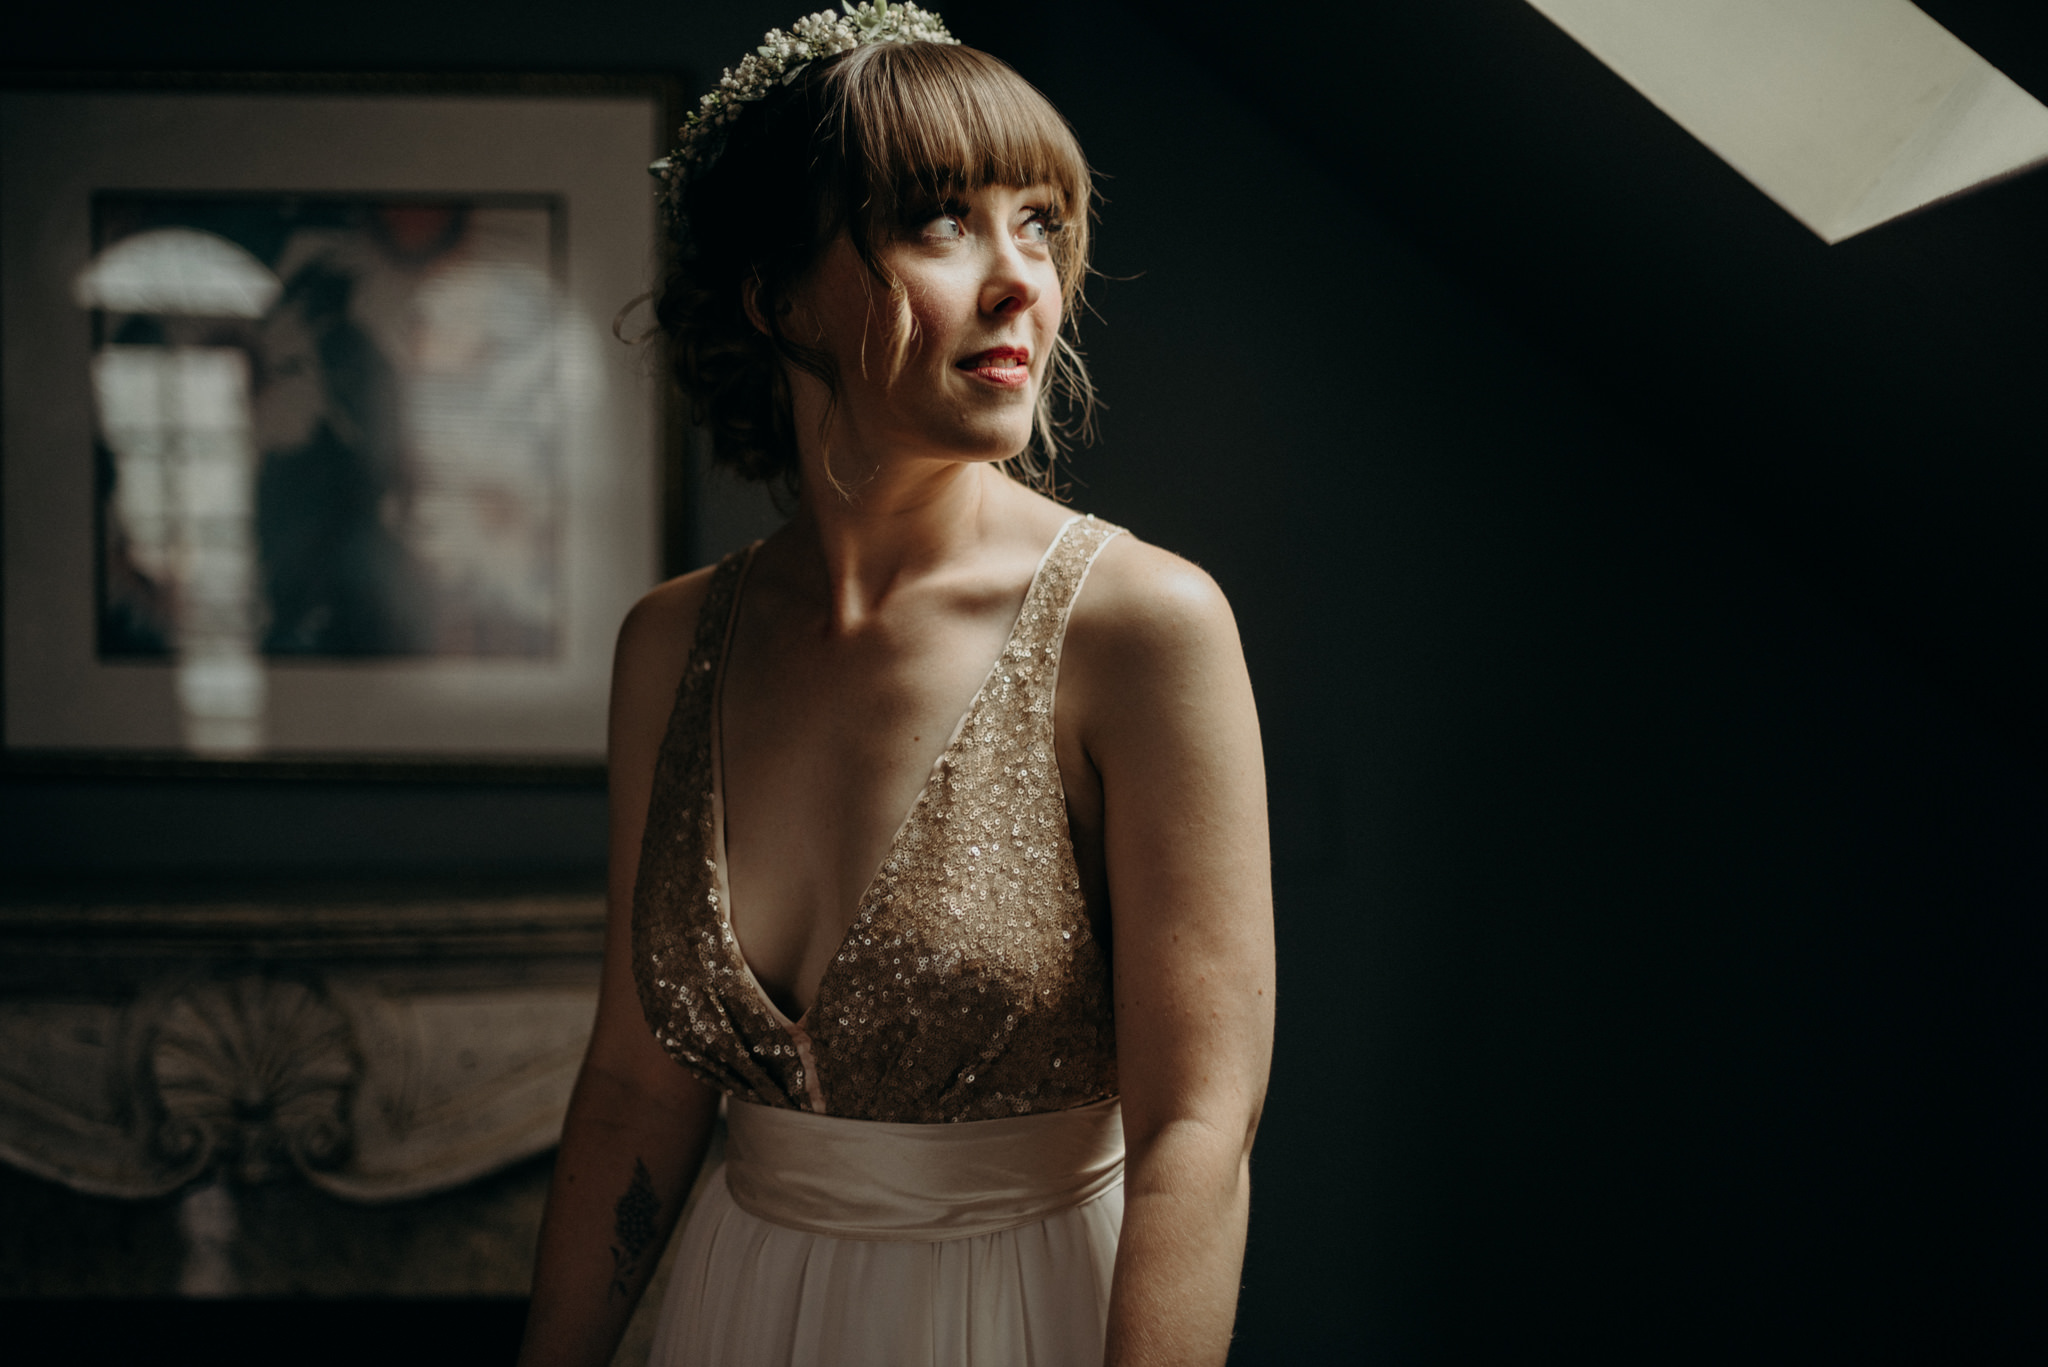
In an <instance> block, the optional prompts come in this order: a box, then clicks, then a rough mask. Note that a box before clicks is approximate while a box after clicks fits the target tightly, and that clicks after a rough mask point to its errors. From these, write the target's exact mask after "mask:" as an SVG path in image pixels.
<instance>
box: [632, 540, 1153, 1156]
mask: <svg viewBox="0 0 2048 1367" xmlns="http://www.w3.org/2000/svg"><path fill="white" fill-rule="evenodd" d="M1119 530H1120V529H1119V528H1116V527H1113V526H1111V525H1109V524H1108V523H1105V522H1100V521H1097V520H1096V519H1095V518H1093V517H1078V518H1074V519H1073V520H1071V521H1069V522H1068V523H1067V524H1066V525H1065V526H1064V527H1062V528H1061V529H1060V533H1059V536H1058V537H1057V538H1056V539H1055V540H1054V541H1053V544H1052V546H1051V548H1050V549H1048V550H1047V551H1046V553H1045V558H1044V560H1043V561H1042V562H1041V563H1040V565H1039V568H1038V572H1037V574H1036V575H1034V576H1033V578H1032V581H1031V587H1030V588H1029V589H1028V590H1027V591H1026V592H1025V595H1024V605H1023V607H1022V609H1021V610H1020V611H1019V612H1018V614H1017V622H1016V625H1015V626H1014V627H1012V628H1011V631H1010V638H1009V640H1008V642H1007V643H1006V644H1005V645H1004V647H1003V651H1002V654H1001V655H999V656H997V658H996V662H995V664H994V665H993V666H992V667H991V668H990V670H989V673H988V677H987V678H986V679H985V680H984V681H983V683H982V686H981V690H980V692H978V693H976V694H975V696H974V701H973V702H971V703H970V704H968V708H967V712H966V714H965V715H964V716H963V717H962V718H961V719H960V725H959V728H958V729H957V731H956V732H955V733H954V735H953V738H952V740H951V741H950V742H949V743H948V744H947V746H946V748H945V750H944V751H942V752H941V753H940V755H939V758H938V760H937V762H935V763H934V764H933V766H932V771H931V774H930V776H929V777H928V778H927V779H926V780H925V786H924V790H923V791H922V792H921V793H919V794H918V798H917V801H916V803H915V805H913V806H912V808H911V810H910V814H909V815H908V816H906V817H905V818H904V820H903V825H902V827H901V828H900V829H899V830H898V831H897V833H896V837H895V839H894V841H893V842H892V843H891V844H890V846H889V849H888V852H887V853H886V855H885V856H884V857H883V860H882V866H881V869H880V871H879V872H878V873H877V874H876V875H875V878H874V881H873V882H872V883H870V884H869V885H868V888H867V890H866V891H865V892H864V893H863V894H862V895H861V899H860V903H859V906H858V908H857V909H856V911H855V914H854V919H853V924H852V926H851V928H850V929H848V931H847V933H846V938H845V939H844V940H843V941H842V942H841V944H840V947H839V951H838V953H837V954H836V955H835V956H834V957H833V959H832V962H831V964H830V965H829V966H828V967H827V968H826V971H825V976H824V978H823V979H822V980H821V981H820V983H819V985H818V994H817V1000H816V1001H815V1002H814V1003H813V1004H812V1006H811V1008H810V1010H808V1011H806V1012H805V1013H804V1016H803V1019H802V1020H799V1021H792V1020H790V1019H789V1018H788V1017H787V1016H785V1015H784V1014H783V1013H782V1012H781V1011H780V1010H779V1009H777V1008H776V1006H775V1005H774V1004H773V1003H772V1002H771V1001H769V1000H768V997H767V995H766V994H765V993H764V992H763V991H762V989H761V986H760V984H759V983H758V982H757V981H756V980H755V978H754V975H753V972H752V970H750V969H749V968H748V967H747V963H746V959H745V958H744V957H743V956H742V954H741V953H740V946H739V941H738V940H737V939H736V938H735V937H734V935H733V933H732V927H731V922H730V916H729V913H730V903H731V895H730V891H729V888H728V885H727V881H726V877H725V861H724V822H723V814H722V796H721V786H720V774H719V770H718V764H719V757H718V745H717V735H716V724H717V717H718V693H719V688H720V685H721V681H722V679H723V675H724V660H725V655H726V650H727V646H728V644H729V643H730V641H731V638H732V628H733V623H734V621H735V620H736V618H737V615H738V613H737V608H738V602H739V593H740V590H741V587H742V585H743V583H744V580H745V577H746V570H747V565H748V563H749V561H750V559H751V552H741V553H739V554H737V555H734V556H730V557H728V558H727V559H726V560H724V561H723V562H722V563H720V564H719V566H718V568H717V569H716V570H714V571H713V572H712V577H711V584H710V590H709V593H708V594H707V596H706V598H705V601H704V607H703V609H702V614H701V616H700V617H699V619H698V624H697V634H696V639H695V641H694V642H693V644H692V647H691V651H690V660H689V664H688V665H687V666H686V667H685V669H684V671H683V681H682V684H681V686H680V687H679V689H678V690H677V694H676V705H675V710H674V712H673V713H672V714H671V715H670V717H669V724H668V731H667V734H666V735H665V736H664V738H663V740H662V745H661V752H660V755H659V756H658V758H657V760H656V767H655V775H654V791H653V796H652V799H651V800H650V801H649V803H648V809H647V832H646V835H645V837H644V839H643V841H642V844H641V849H640V873H639V881H638V883H637V885H636V888H635V893H634V902H633V979H634V983H635V985H636V986H637V987H638V989H639V994H640V1006H641V1009H642V1011H643V1012H644V1013H645V1014H646V1017H647V1023H648V1025H649V1026H650V1027H651V1028H652V1029H653V1031H654V1035H655V1038H656V1039H658V1040H660V1041H661V1044H662V1047H663V1048H665V1049H666V1050H668V1052H669V1053H670V1055H672V1056H673V1057H674V1058H675V1059H676V1060H677V1061H678V1062H679V1063H681V1064H682V1065H683V1066H685V1067H687V1068H689V1069H690V1070H691V1071H692V1072H694V1073H696V1074H697V1075H698V1076H699V1077H701V1078H702V1079H704V1081H706V1082H707V1083H709V1084H710V1085H712V1086H714V1087H717V1088H719V1089H720V1090H722V1091H726V1092H729V1093H732V1094H733V1095H735V1096H738V1097H741V1098H742V1099H744V1100H747V1101H752V1102H756V1103H759V1104H762V1105H768V1106H786V1107H795V1108H798V1109H802V1110H810V1111H818V1112H822V1113H827V1114H831V1115H838V1116H847V1117H851V1118H854V1119H861V1120H883V1121H897V1122H903V1121H910V1122H927V1123H929V1122H937V1121H948V1120H985V1119H993V1118H996V1117H999V1116H1007V1115H1022V1114H1026V1113H1030V1112H1036V1111H1056V1110H1064V1109H1066V1108H1068V1107H1071V1106H1081V1105H1086V1104H1087V1103H1089V1102H1092V1101H1099V1100H1101V1099H1103V1098H1105V1097H1110V1096H1114V1095H1116V1091H1117V1080H1116V1039H1115V1029H1114V1022H1113V1020H1112V1018H1111V995H1110V959H1109V944H1108V940H1107V936H1106V931H1107V927H1105V926H1099V925H1097V924H1095V922H1094V920H1093V919H1092V918H1091V916H1090V914H1089V910H1088V906H1087V903H1086V901H1085V900H1084V899H1083V897H1082V895H1081V879H1080V875H1079V873H1078V872H1077V870H1076V868H1075V864H1074V846H1073V839H1072V834H1071V832H1070V831H1069V829H1068V826H1067V811H1066V799H1065V793H1064V790H1063V788H1062V786H1061V783H1060V771H1059V762H1058V760H1057V758H1056V756H1055V753H1054V750H1053V690H1054V687H1055V684H1056V682H1057V680H1058V674H1059V659H1060V646H1061V643H1062V642H1063V640H1064V638H1065V635H1066V626H1067V614H1068V611H1069V610H1070V609H1071V608H1072V606H1073V602H1074V598H1075V596H1076V595H1077V594H1078V593H1079V592H1080V589H1081V582H1082V580H1083V579H1084V578H1085V577H1086V576H1087V573H1088V569H1089V566H1090V565H1092V564H1093V563H1094V560H1095V556H1096V554H1097V553H1098V552H1099V551H1100V550H1101V549H1102V547H1103V546H1104V544H1106V543H1107V542H1108V541H1109V539H1110V538H1111V537H1114V536H1116V535H1117V534H1118V532H1119Z"/></svg>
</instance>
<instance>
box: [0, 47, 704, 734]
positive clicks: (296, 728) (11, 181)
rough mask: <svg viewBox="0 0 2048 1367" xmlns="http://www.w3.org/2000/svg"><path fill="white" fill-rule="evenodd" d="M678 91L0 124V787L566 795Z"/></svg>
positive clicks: (511, 81) (64, 103)
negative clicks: (182, 784)
mask: <svg viewBox="0 0 2048 1367" xmlns="http://www.w3.org/2000/svg"><path fill="white" fill-rule="evenodd" d="M675 89H676V83H675V82H673V81H668V80H662V79H656V78H645V79H642V78H575V77H540V78H536V77H526V78H518V77H485V78H463V79H452V78H427V77H374V76H370V77H361V76H359V77H319V78H309V77H301V78H278V77H269V78H265V77H232V76H212V77H206V76H186V77H179V78H166V79H165V84H162V85H150V84H147V83H142V82H135V81H129V82H126V83H123V84H119V85H100V84H95V83H92V82H90V81H87V80H83V79H81V80H77V81H76V82H75V83H66V82H64V81H61V80H55V79H52V80H46V81H41V82H38V83H37V85H35V86H34V87H23V86H22V85H21V84H19V83H18V82H17V83H15V84H14V85H12V86H10V87H9V88H7V89H5V90H4V91H0V290H4V297H0V308H4V312H0V317H4V320H5V338H4V350H0V362H4V370H0V403H4V413H5V446H4V466H0V475H4V491H5V543H4V544H5V563H4V570H5V577H4V590H5V639H4V646H5V653H4V703H5V714H4V721H5V734H6V746H7V755H8V760H9V762H10V763H11V764H13V765H15V766H17V767H18V766H20V765H21V764H23V763H24V762H26V763H30V764H41V765H43V766H46V767H47V766H50V765H56V766H58V767H62V765H63V764H64V762H65V761H66V760H67V759H68V760H74V761H79V762H84V763H93V762H97V763H100V764H104V763H106V762H107V761H108V760H110V759H123V758H125V759H127V760H129V761H143V762H146V761H148V760H151V759H171V760H177V759H183V760H185V761H187V762H188V766H189V762H191V761H198V762H200V763H202V764H204V763H219V762H226V761H232V762H234V767H237V768H240V767H245V766H253V767H256V768H262V767H264V766H266V765H275V764H279V763H286V764H293V765H301V766H303V765H305V764H308V763H311V764H315V765H318V764H321V763H347V764H356V765H360V764H363V763H371V764H384V765H393V764H396V765H400V766H402V765H405V764H408V763H411V764H426V765H433V764H435V763H437V762H438V763H441V764H444V765H445V764H446V763H449V762H458V763H483V764H486V765H490V764H512V765H518V764H533V763H543V764H546V763H554V764H562V763H567V764H572V765H587V764H592V763H595V762H597V761H598V760H600V759H601V756H602V753H603V739H604V737H603V726H604V709H605V689H606V680H607V675H608V668H609V657H610V646H611V636H612V632H613V631H614V630H615V628H616V624H617V622H618V620H619V618H620V617H621V616H622V615H623V613H624V611H625V609H626V607H627V606H629V605H630V604H631V602H632V601H633V599H634V598H635V597H637V596H638V594H639V593H641V592H643V591H644V590H645V589H646V587H647V586H649V585H650V584H652V583H653V582H654V581H655V580H656V579H658V578H659V577H660V574H661V572H662V571H663V568H664V565H663V559H664V552H665V551H669V552H671V553H672V552H673V550H674V547H673V546H671V545H670V544H669V543H670V542H671V541H672V540H673V534H672V532H671V531H670V530H669V529H668V528H667V527H666V526H665V525H664V523H665V520H673V518H674V514H675V511H676V510H675V504H676V501H677V500H676V497H675V491H674V490H673V489H665V488H664V480H665V477H666V476H667V475H668V474H669V473H671V472H672V471H673V470H674V468H675V466H676V464H677V462H676V460H675V459H674V457H673V455H672V449H673V448H675V447H676V446H677V445H678V443H676V442H675V441H674V440H673V438H674V433H675V424H674V421H673V418H672V415H670V414H669V413H668V412H666V410H665V405H664V403H663V400H662V397H661V391H660V387H659V386H658V385H657V384H656V382H655V379H654V375H653V372H652V370H651V368H650V367H649V366H648V364H647V358H646V356H645V355H644V353H643V352H642V351H641V350H640V349H637V348H632V347H628V346H624V345H621V344H620V342H619V341H618V340H617V339H616V338H615V337H614V336H613V335H612V328H611V324H612V320H613V318H614V316H615V315H616V314H617V313H618V311H619V309H620V308H621V307H622V306H624V305H625V304H627V303H628V301H630V300H631V299H632V298H633V297H634V296H635V295H637V294H639V293H640V292H641V291H643V290H644V289H645V288H646V285H647V282H648V280H649V279H650V278H651V277H652V274H653V271H654V269H655V262H656V255H657V250H656V240H657V239H656V227H655V222H654V211H653V208H652V203H651V198H652V197H651V194H650V193H649V188H648V187H649V180H648V177H647V175H646V171H645V167H646V163H647V161H648V160H649V158H650V157H651V156H652V155H653V149H655V148H658V147H659V145H660V140H661V138H662V136H663V130H664V129H665V128H666V127H667V125H668V122H669V120H670V116H671V112H672V107H673V105H674V103H675V97H674V90H675Z"/></svg>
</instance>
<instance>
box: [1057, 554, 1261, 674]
mask: <svg viewBox="0 0 2048 1367" xmlns="http://www.w3.org/2000/svg"><path fill="white" fill-rule="evenodd" d="M1062 657H1063V659H1062V664H1061V675H1062V679H1063V681H1071V682H1072V684H1073V685H1074V686H1075V687H1076V689H1077V690H1078V691H1083V692H1086V693H1093V692H1095V691H1096V688H1097V686H1104V687H1107V688H1111V689H1113V690H1114V691H1115V692H1116V693H1117V694H1119V695H1121V696H1124V697H1127V698H1128V697H1133V696H1142V695H1146V694H1152V695H1155V696H1156V695H1157V693H1158V691H1159V690H1167V691H1171V690H1173V689H1175V688H1177V687H1180V686H1182V685H1184V684H1185V683H1187V682H1188V681H1189V680H1191V679H1195V678H1199V677H1200V676H1202V675H1205V674H1207V673H1209V672H1211V671H1212V670H1213V669H1214V667H1215V666H1216V665H1217V664H1218V663H1220V662H1223V661H1226V660H1239V659H1241V658H1242V651H1241V648H1240V646H1239V644H1238V637H1237V619H1236V618H1235V617H1234V616H1233V615H1232V614H1231V611H1230V602H1229V600H1228V599H1226V598H1225V597H1224V596H1223V590H1222V589H1221V588H1219V587H1218V586H1217V584H1216V581H1215V579H1214V578H1212V577H1211V576H1210V575H1209V573H1208V571H1206V570H1204V569H1203V568H1202V567H1201V566H1199V565H1197V564H1195V563H1194V562H1193V561H1191V560H1188V559H1186V558H1185V557H1183V556H1179V555H1176V554H1174V553H1173V552H1172V551H1169V550H1167V549H1165V548H1164V547H1162V546H1156V545H1153V544H1152V543H1151V542H1149V541H1145V540H1142V539H1140V538H1139V537H1137V536H1136V535H1134V534H1132V533H1130V532H1128V531H1126V532H1125V533H1124V534H1123V535H1121V536H1117V537H1114V538H1112V539H1111V540H1110V541H1109V542H1108V543H1107V544H1106V545H1104V546H1103V548H1102V551H1101V553H1100V554H1099V555H1098V556H1097V557H1096V560H1095V564H1094V566H1093V567H1092V568H1091V569H1090V570H1089V572H1088V578H1087V580H1086V581H1085V582H1084V583H1083V585H1082V587H1081V592H1080V594H1079V596H1077V597H1076V598H1075V600H1074V605H1073V609H1072V612H1071V615H1070V616H1069V618H1068V623H1067V638H1066V646H1065V648H1064V649H1063V651H1062ZM1063 686H1065V683H1064V682H1063Z"/></svg>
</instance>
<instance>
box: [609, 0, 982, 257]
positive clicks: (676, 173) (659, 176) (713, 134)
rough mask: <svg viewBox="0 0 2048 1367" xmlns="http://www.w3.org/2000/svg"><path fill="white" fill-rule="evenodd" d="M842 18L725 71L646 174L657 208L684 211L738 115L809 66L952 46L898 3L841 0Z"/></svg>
mask: <svg viewBox="0 0 2048 1367" xmlns="http://www.w3.org/2000/svg"><path fill="white" fill-rule="evenodd" d="M842 8H843V9H844V11H845V12H844V13H843V14H834V13H832V12H831V11H830V10H821V11H820V12H818V13H816V14H807V15H805V16H804V17H803V18H801V19H799V20H797V21H796V22H795V23H793V24H791V25H790V26H789V31H788V32H786V33H785V32H784V31H783V30H781V29H779V28H774V29H769V30H768V34H767V36H766V37H764V38H763V39H762V40H761V45H760V46H759V47H757V48H755V49H754V50H753V51H752V52H751V53H749V54H747V55H746V56H745V57H743V58H741V59H740V64H739V65H738V66H737V67H728V68H726V72H725V75H724V76H723V77H721V78H720V79H719V82H718V88H717V89H715V90H713V91H711V92H710V93H709V94H707V95H706V96H704V98H703V99H702V100H700V101H698V104H697V109H696V112H694V113H692V114H690V115H689V116H688V117H687V118H685V119H684V120H683V126H682V128H680V129H679V130H677V133H676V146H675V150H674V151H672V152H670V153H669V154H668V155H667V156H665V157H663V158H662V159H661V160H660V161H657V162H655V163H654V164H653V165H652V166H650V167H648V168H647V169H648V170H649V171H650V172H651V173H653V175H654V177H655V179H656V180H658V181H659V182H660V183H661V190H660V196H661V203H662V206H663V208H664V209H666V210H667V212H668V214H669V215H670V217H671V218H672V219H680V218H681V217H682V212H683V187H684V186H685V185H686V184H688V183H689V178H690V177H691V176H693V175H695V174H697V173H698V172H700V171H702V170H703V169H704V168H705V167H707V166H709V165H710V164H711V163H712V162H714V161H716V160H717V159H718V154H719V153H720V152H722V151H724V150H725V138H726V134H727V132H728V131H729V130H730V128H731V126H732V123H733V120H735V119H737V118H738V117H739V115H740V108H741V106H743V105H746V104H748V103H751V102H752V101H754V100H758V99H760V98H762V97H763V96H765V95H767V94H768V93H770V92H771V91H773V90H775V89H776V88H777V87H778V86H785V85H788V84H789V83H790V82H792V81H794V80H795V79H796V78H797V77H799V76H801V75H802V74H803V73H804V69H805V68H807V67H808V66H810V64H811V63H812V62H816V61H822V60H823V59H825V58H827V57H836V56H838V55H839V54H840V53H842V52H851V51H853V50H854V49H855V48H857V47H863V46H866V45H867V44H869V43H958V42H959V41H960V40H959V39H958V38H955V37H954V36H953V35H952V34H950V33H948V32H947V31H946V23H945V21H944V20H943V19H941V18H939V16H938V15H936V14H933V13H932V12H931V11H930V10H924V9H919V8H918V7H917V6H916V5H913V4H910V3H908V0H904V3H901V4H894V5H892V4H890V3H889V0H874V3H872V4H867V3H862V4H854V3H852V0H845V3H844V4H843V5H842Z"/></svg>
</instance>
